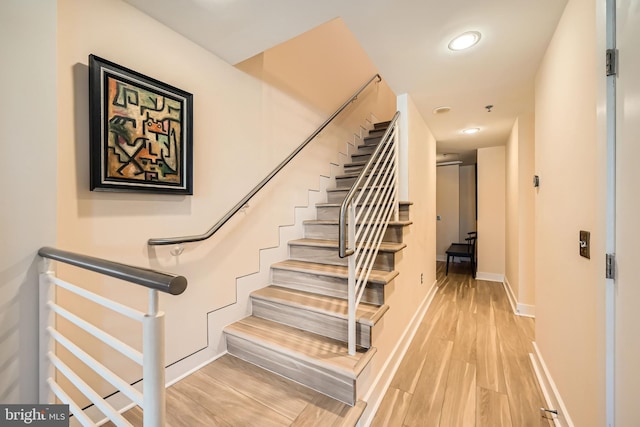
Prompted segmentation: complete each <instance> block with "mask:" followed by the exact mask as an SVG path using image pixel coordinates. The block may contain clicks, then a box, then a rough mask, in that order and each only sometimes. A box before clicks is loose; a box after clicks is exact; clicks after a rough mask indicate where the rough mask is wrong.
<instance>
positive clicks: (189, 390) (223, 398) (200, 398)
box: [172, 371, 291, 427]
mask: <svg viewBox="0 0 640 427" xmlns="http://www.w3.org/2000/svg"><path fill="white" fill-rule="evenodd" d="M172 389H173V391H174V392H175V393H180V394H182V395H183V396H184V397H186V398H188V400H189V401H190V404H191V405H194V404H196V405H199V406H200V407H202V408H206V409H208V410H210V411H212V412H214V413H215V414H216V416H217V417H219V418H220V419H222V420H224V421H225V422H227V423H229V424H230V425H233V426H254V425H256V422H257V420H260V424H261V425H262V426H265V427H266V426H273V427H277V426H288V425H290V424H291V420H290V419H288V418H286V417H285V416H283V415H281V414H279V413H277V412H276V411H274V410H272V409H271V408H269V407H267V406H264V405H262V404H261V403H259V402H256V401H255V400H253V399H250V398H248V397H247V396H245V395H244V394H242V393H239V392H238V391H237V390H235V389H233V388H232V387H229V386H228V385H226V384H224V383H221V382H219V381H216V380H215V379H213V378H211V377H209V376H208V375H205V374H203V373H202V372H200V371H198V372H195V373H193V374H191V375H189V381H188V382H185V381H180V382H178V383H177V384H175V385H174V386H173V387H172ZM192 409H193V408H192Z"/></svg>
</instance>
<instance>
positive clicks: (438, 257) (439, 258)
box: [436, 254, 447, 262]
mask: <svg viewBox="0 0 640 427" xmlns="http://www.w3.org/2000/svg"><path fill="white" fill-rule="evenodd" d="M436 261H440V262H447V256H446V255H440V254H438V255H436Z"/></svg>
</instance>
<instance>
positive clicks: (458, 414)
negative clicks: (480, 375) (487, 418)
mask: <svg viewBox="0 0 640 427" xmlns="http://www.w3.org/2000/svg"><path fill="white" fill-rule="evenodd" d="M475 422H476V366H475V365H473V364H471V363H467V362H464V361H462V360H455V359H452V360H451V365H450V366H449V376H448V378H447V386H446V391H445V395H444V402H443V405H442V416H441V417H440V424H439V425H440V426H442V427H470V426H473V425H474V424H475Z"/></svg>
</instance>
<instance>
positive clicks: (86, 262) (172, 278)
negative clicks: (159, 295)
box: [38, 246, 187, 295]
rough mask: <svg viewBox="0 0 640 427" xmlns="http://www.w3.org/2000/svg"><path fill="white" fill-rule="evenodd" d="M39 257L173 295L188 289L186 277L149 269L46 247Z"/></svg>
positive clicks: (39, 252) (42, 249) (40, 251)
mask: <svg viewBox="0 0 640 427" xmlns="http://www.w3.org/2000/svg"><path fill="white" fill-rule="evenodd" d="M38 255H40V256H41V257H43V258H49V259H52V260H54V261H60V262H64V263H66V264H70V265H73V266H76V267H80V268H84V269H85V270H90V271H94V272H96V273H101V274H104V275H105V276H111V277H115V278H117V279H122V280H126V281H127V282H131V283H135V284H138V285H142V286H145V287H147V288H151V289H156V290H158V291H161V292H166V293H168V294H171V295H180V294H181V293H183V292H184V290H185V289H186V288H187V279H186V278H185V277H184V276H177V275H175V274H171V273H162V272H160V271H156V270H151V269H149V268H142V267H134V266H131V265H127V264H121V263H118V262H113V261H108V260H105V259H101V258H94V257H91V256H88V255H82V254H76V253H73V252H68V251H63V250H61V249H56V248H51V247H46V246H45V247H43V248H40V250H38Z"/></svg>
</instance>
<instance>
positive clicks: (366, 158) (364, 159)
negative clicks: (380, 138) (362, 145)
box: [351, 153, 371, 162]
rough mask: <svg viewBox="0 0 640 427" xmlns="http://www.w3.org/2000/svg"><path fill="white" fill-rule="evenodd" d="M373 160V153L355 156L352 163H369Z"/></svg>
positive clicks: (352, 157)
mask: <svg viewBox="0 0 640 427" xmlns="http://www.w3.org/2000/svg"><path fill="white" fill-rule="evenodd" d="M370 158H371V153H366V154H365V153H363V154H353V155H352V156H351V161H352V162H368V161H369V159H370Z"/></svg>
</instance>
